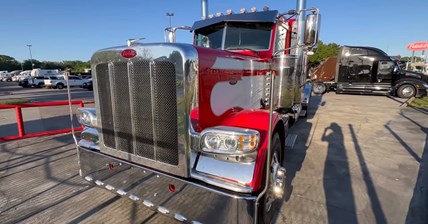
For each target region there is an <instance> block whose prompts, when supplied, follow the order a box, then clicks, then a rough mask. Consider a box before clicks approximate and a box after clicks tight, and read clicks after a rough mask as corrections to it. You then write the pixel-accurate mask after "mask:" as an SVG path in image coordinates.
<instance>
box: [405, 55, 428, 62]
mask: <svg viewBox="0 0 428 224" xmlns="http://www.w3.org/2000/svg"><path fill="white" fill-rule="evenodd" d="M414 60H415V62H424V61H425V59H424V58H423V57H418V56H415V59H414ZM400 61H403V62H405V61H412V57H402V58H400Z"/></svg>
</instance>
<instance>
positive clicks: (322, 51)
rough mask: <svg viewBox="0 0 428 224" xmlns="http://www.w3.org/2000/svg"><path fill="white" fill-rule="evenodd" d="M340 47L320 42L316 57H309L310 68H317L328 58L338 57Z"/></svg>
mask: <svg viewBox="0 0 428 224" xmlns="http://www.w3.org/2000/svg"><path fill="white" fill-rule="evenodd" d="M339 50H340V45H338V44H336V43H329V44H327V45H325V44H324V43H323V42H322V41H319V42H318V48H317V50H316V51H315V54H314V55H311V56H309V67H316V66H318V65H319V64H320V63H321V62H322V61H324V60H325V59H326V58H328V57H333V56H337V54H338V53H339Z"/></svg>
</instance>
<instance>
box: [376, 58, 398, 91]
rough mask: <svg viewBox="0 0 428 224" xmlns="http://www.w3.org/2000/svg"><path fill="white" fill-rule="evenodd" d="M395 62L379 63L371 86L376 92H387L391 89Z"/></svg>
mask: <svg viewBox="0 0 428 224" xmlns="http://www.w3.org/2000/svg"><path fill="white" fill-rule="evenodd" d="M394 67H395V62H393V61H379V62H378V66H377V72H376V76H375V77H374V80H373V86H374V87H375V88H376V91H382V92H389V91H390V90H391V87H392V82H393V78H394V77H393V75H394Z"/></svg>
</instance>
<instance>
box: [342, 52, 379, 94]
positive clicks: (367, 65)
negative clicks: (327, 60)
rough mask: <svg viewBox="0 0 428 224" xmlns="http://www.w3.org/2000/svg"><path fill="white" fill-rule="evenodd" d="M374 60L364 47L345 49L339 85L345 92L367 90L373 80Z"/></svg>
mask: <svg viewBox="0 0 428 224" xmlns="http://www.w3.org/2000/svg"><path fill="white" fill-rule="evenodd" d="M372 64H373V62H372V60H371V59H370V57H368V56H367V50H366V49H363V48H355V47H353V48H346V49H343V51H342V55H341V58H340V64H339V77H338V86H339V87H340V88H341V90H342V91H345V92H366V91H368V90H367V88H368V87H369V86H370V85H371V80H372V75H371V74H372Z"/></svg>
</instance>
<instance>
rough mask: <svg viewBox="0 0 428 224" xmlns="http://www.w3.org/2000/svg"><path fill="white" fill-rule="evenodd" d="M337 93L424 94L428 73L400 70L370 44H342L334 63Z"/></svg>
mask: <svg viewBox="0 0 428 224" xmlns="http://www.w3.org/2000/svg"><path fill="white" fill-rule="evenodd" d="M332 87H333V88H335V89H336V93H356V94H382V95H388V94H391V95H395V96H398V97H401V98H410V97H424V96H426V95H427V89H428V75H424V74H422V73H416V72H411V71H406V70H401V69H400V66H399V65H398V63H397V62H396V61H394V60H392V59H391V58H390V57H389V56H388V55H387V54H386V53H385V52H383V51H382V50H380V49H377V48H373V47H360V46H343V47H341V49H340V51H339V55H338V57H337V63H336V76H335V82H334V84H333V85H332Z"/></svg>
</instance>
